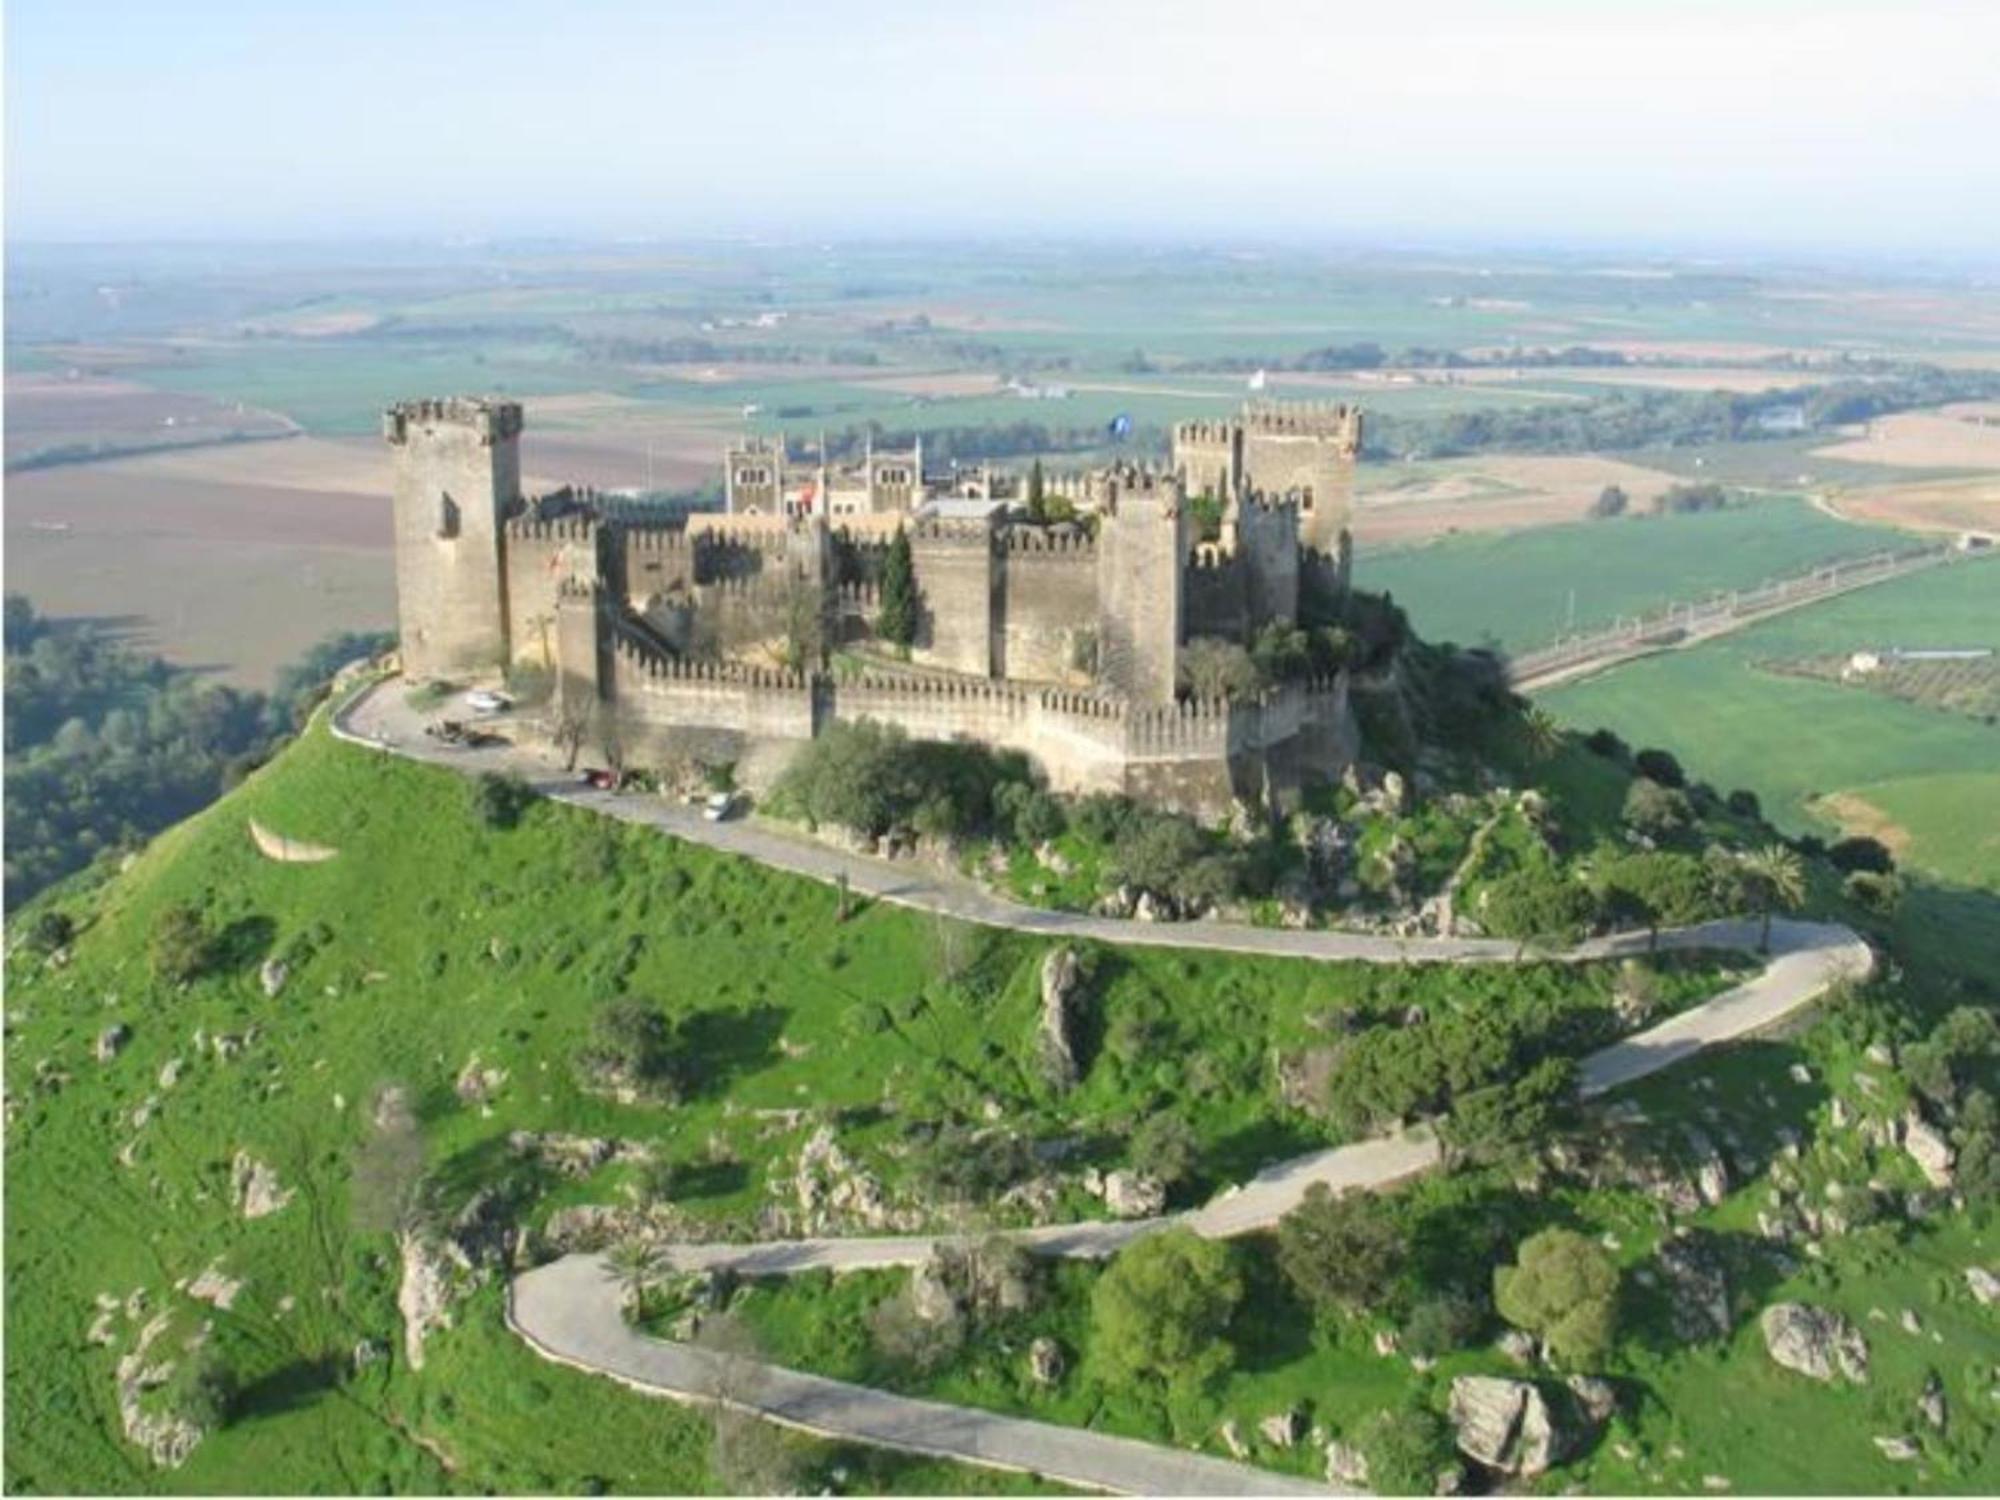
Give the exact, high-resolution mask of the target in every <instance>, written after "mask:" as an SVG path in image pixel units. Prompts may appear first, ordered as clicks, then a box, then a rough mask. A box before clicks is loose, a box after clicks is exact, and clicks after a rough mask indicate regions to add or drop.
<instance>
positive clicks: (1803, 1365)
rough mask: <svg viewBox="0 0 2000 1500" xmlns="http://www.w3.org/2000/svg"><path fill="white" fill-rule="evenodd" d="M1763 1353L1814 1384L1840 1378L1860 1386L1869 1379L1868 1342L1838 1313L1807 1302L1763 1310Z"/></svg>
mask: <svg viewBox="0 0 2000 1500" xmlns="http://www.w3.org/2000/svg"><path fill="white" fill-rule="evenodd" d="M1761 1322H1762V1328H1763V1331H1764V1349H1765V1352H1766V1353H1768V1354H1769V1355H1770V1356H1771V1358H1772V1359H1773V1360H1774V1361H1775V1362H1776V1363H1778V1364H1780V1365H1782V1366H1783V1367H1784V1368H1786V1369H1787V1370H1794V1371H1796V1372H1798V1373H1799V1374H1801V1375H1805V1376H1809V1377H1810V1378H1811V1379H1814V1380H1822V1381H1831V1380H1833V1379H1835V1378H1836V1377H1839V1376H1844V1377H1845V1378H1846V1379H1848V1380H1851V1381H1853V1382H1854V1383H1855V1384H1857V1385H1861V1384H1865V1383H1866V1382H1867V1379H1868V1341H1867V1340H1866V1339H1864V1338H1863V1337H1862V1336H1861V1331H1860V1330H1859V1329H1857V1328H1856V1327H1855V1326H1854V1325H1853V1324H1852V1323H1850V1322H1848V1321H1847V1319H1845V1318H1843V1317H1841V1315H1840V1314H1839V1313H1836V1312H1832V1311H1830V1310H1828V1309H1826V1308H1823V1307H1814V1306H1812V1305H1810V1304H1809V1303H1804V1302H1779V1303H1774V1304H1773V1305H1772V1306H1770V1307H1767V1308H1765V1309H1764V1316H1763V1319H1762V1320H1761Z"/></svg>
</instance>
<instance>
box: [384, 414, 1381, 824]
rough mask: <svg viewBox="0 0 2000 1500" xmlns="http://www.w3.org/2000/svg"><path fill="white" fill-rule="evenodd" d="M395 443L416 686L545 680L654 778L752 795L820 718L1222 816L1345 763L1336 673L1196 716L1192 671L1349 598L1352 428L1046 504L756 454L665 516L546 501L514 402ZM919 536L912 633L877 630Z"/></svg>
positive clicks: (1237, 429)
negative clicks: (533, 480)
mask: <svg viewBox="0 0 2000 1500" xmlns="http://www.w3.org/2000/svg"><path fill="white" fill-rule="evenodd" d="M383 427H384V434H385V436H386V437H387V439H388V441H389V444H390V446H391V448H392V449H393V451H394V456H395V533H396V586H397V600H398V607H399V613H400V621H401V630H402V659H403V670H404V674H405V676H406V677H407V678H409V679H410V680H412V681H421V680H444V679H461V680H462V679H465V678H468V677H488V676H495V675H500V674H503V673H512V674H516V675H521V676H526V677H529V678H534V679H538V680H540V681H542V682H545V683H546V684H547V687H548V700H547V707H546V712H545V713H544V714H543V716H542V717H543V727H544V728H545V729H547V730H549V731H550V732H551V733H554V732H556V730H557V729H558V728H559V727H561V726H567V727H568V728H569V730H570V732H572V733H587V734H588V735H592V736H595V737H597V738H599V739H601V740H605V741H610V740H613V739H615V741H616V742H617V744H618V745H619V746H620V748H621V751H622V753H623V755H624V756H625V758H626V759H627V760H628V761H629V762H630V763H632V764H634V765H645V764H647V763H648V762H649V761H653V762H659V763H664V762H667V761H669V760H678V759H682V758H685V757H688V756H697V757H700V758H702V759H705V760H711V761H717V760H728V761H736V762H739V763H741V764H742V765H743V767H744V769H745V772H746V773H747V775H748V779H749V780H750V782H751V784H752V785H755V784H756V783H757V782H758V781H759V780H760V779H765V778H767V777H768V774H769V773H770V771H771V770H772V769H773V768H775V767H776V766H778V765H780V764H782V761H783V759H784V757H785V755H786V753H787V752H788V750H789V748H791V747H795V746H796V745H798V744H799V743H801V742H803V741H805V740H808V739H810V738H812V737H813V736H814V735H816V734H818V733H820V732H821V731H822V730H823V729H824V728H825V727H826V726H827V725H828V724H831V723H833V722H835V721H837V720H842V719H845V720H860V719H874V720H877V721H880V722H882V723H885V724H893V725H897V726H899V727H900V728H902V729H903V730H905V731H906V732H907V733H908V734H910V735H911V736H912V737H913V738H919V739H933V740H966V741H976V742H979V743H982V744H986V745H990V746H993V747H995V748H998V749H1007V750H1018V751H1021V752H1024V753H1026V754H1027V755H1028V756H1030V757H1031V758H1032V759H1033V760H1034V761H1035V763H1036V764H1037V765H1038V767H1039V768H1040V769H1041V771H1042V772H1043V773H1044V774H1045V775H1046V777H1047V779H1048V782H1049V785H1050V786H1051V787H1052V788H1053V789H1055V790H1057V791H1061V792H1070V793H1082V792H1097V791H1105V792H1122V793H1126V794H1129V795H1132V796H1135V797H1140V798H1144V799H1146V800H1149V801H1152V802H1156V803H1159V804H1162V805H1165V806H1169V807H1175V808H1178V809H1181V810H1184V811H1188V812H1192V813H1196V814H1198V815H1201V816H1206V817H1218V816H1223V815H1225V814H1226V813H1227V812H1228V810H1229V808H1230V806H1231V805H1232V804H1233V803H1235V802H1238V801H1243V802H1249V803H1252V804H1256V805H1263V804H1268V803H1272V802H1282V801H1285V800H1288V797H1289V794H1290V793H1292V792H1293V791H1294V790H1295V789H1296V788H1297V787H1298V786H1299V785H1300V784H1301V783H1302V782H1306V781H1313V780H1320V779H1326V778H1331V777H1335V776H1337V775H1338V774H1339V773H1340V771H1341V770H1342V769H1343V768H1344V767H1345V766H1346V765H1347V764H1348V763H1349V762H1350V761H1351V760H1352V758H1353V755H1354V752H1355V731H1354V726H1353V720H1352V716H1351V714H1350V712H1349V709H1348V702H1347V681H1346V676H1345V673H1344V672H1334V673H1331V674H1329V675H1326V676H1323V677H1319V678H1308V677H1299V678H1294V679H1291V680H1285V681H1280V682H1277V683H1274V684H1269V685H1266V686H1264V687H1263V688H1261V689H1258V690H1243V689H1240V688H1239V689H1238V690H1237V691H1236V692H1234V693H1232V694H1229V695H1217V696H1203V694H1202V692H1201V691H1200V690H1199V687H1200V684H1198V683H1196V682H1194V681H1191V680H1190V673H1189V671H1188V667H1189V665H1190V662H1191V660H1192V655H1191V653H1193V654H1199V653H1201V652H1204V651H1207V652H1213V651H1214V650H1215V649H1216V646H1217V645H1218V644H1222V643H1228V644H1233V645H1237V646H1240V645H1243V644H1246V643H1248V642H1250V641H1251V640H1253V639H1254V638H1256V637H1257V636H1258V634H1259V633H1260V632H1265V631H1267V630H1268V629H1269V627H1271V626H1273V625H1274V624H1278V625H1291V624H1295V623H1296V622H1297V621H1298V619H1299V617H1300V613H1301V605H1302V601H1311V602H1314V603H1316V604H1317V606H1318V607H1319V608H1320V609H1322V610H1323V609H1324V608H1325V606H1326V604H1327V602H1328V601H1337V600H1338V599H1339V598H1340V597H1341V596H1342V595H1344V593H1345V590H1346V588H1347V573H1348V541H1347V532H1346V529H1345V521H1346V515H1347V506H1348V503H1349V495H1350V493H1351V477H1352V469H1353V463H1354V459H1355V456H1356V454H1357V452H1358V450H1359V446H1360V440H1361V418H1360V414H1359V413H1358V412H1357V411H1355V410H1353V409H1352V408H1348V407H1318V406H1287V405H1275V404H1270V405H1256V406H1251V407H1246V408H1245V410H1244V411H1243V412H1242V413H1241V414H1240V415H1239V416H1238V417H1235V418H1231V419H1228V420H1223V421H1212V422H1190V423H1184V424H1182V425H1181V426H1179V427H1178V428H1177V429H1176V430H1175V432H1174V446H1173V457H1172V460H1171V462H1170V463H1169V464H1168V465H1167V466H1165V467H1164V468H1154V467H1149V466H1146V465H1142V464H1134V463H1118V464H1113V465H1110V466H1107V467H1104V468H1101V469H1097V470H1094V471H1091V472H1088V473H1084V474H1079V475H1051V476H1048V477H1047V479H1046V481H1044V483H1043V484H1042V486H1041V487H1040V492H1039V493H1037V494H1036V495H1033V496H1031V495H1029V493H1028V490H1029V489H1030V487H1031V485H1030V482H1029V481H1028V480H1026V479H1024V478H1023V477H1022V476H1020V475H1018V474H1007V473H998V472H994V471H991V470H980V471H978V472H977V473H974V474H972V475H967V474H964V473H960V472H955V473H953V474H952V475H951V476H949V477H948V478H934V477H931V476H927V475H926V474H925V473H924V470H923V454H922V450H921V448H920V447H919V448H917V449H915V450H914V451H908V452H896V453H877V452H874V451H872V450H870V451H868V452H866V453H865V454H864V455H863V456H862V457H861V458H860V459H859V460H858V461H856V460H851V459H850V460H848V461H845V462H841V463H834V462H829V461H828V458H827V455H826V454H825V453H824V452H822V453H820V454H819V455H817V458H816V459H815V460H813V461H809V462H800V461H798V460H795V459H794V458H792V457H791V455H790V453H789V452H788V450H787V447H786V445H785V444H784V442H783V440H782V439H777V440H767V441H765V442H761V443H746V444H745V445H743V446H741V447H736V448H732V449H730V450H729V451H728V452H727V454H726V455H725V458H724V466H725V479H724V484H725V494H726V496H727V497H728V509H727V510H726V511H724V512H723V513H720V514H713V515H694V516H686V517H678V518H674V519H671V520H669V519H665V518H663V517H662V516H661V515H660V514H659V513H657V512H654V511H651V510H649V508H648V507H646V506H645V505H643V504H636V503H633V502H631V501H629V500H621V499H619V498H617V497H613V496H606V495H602V494H598V493H596V492H593V491H589V490H583V489H576V488H564V489H560V490H557V491H554V492H552V493H550V494H545V495H540V496H533V497H531V496H527V495H524V494H523V493H522V491H521V484H520V472H521V471H520V457H519V443H520V434H521V408H520V406H519V405H518V404H517V403H514V402H509V401H490V400H478V399H449V400H426V401H412V402H406V403H403V404H401V405H398V406H395V407H392V408H391V409H390V410H389V411H388V412H387V414H386V415H385V418H384V423H383ZM1031 502H1032V503H1031ZM1198 509H1199V510H1200V511H1201V512H1202V513H1203V519H1204V520H1205V522H1206V526H1205V533H1206V534H1203V532H1204V528H1203V526H1201V525H1199V524H1198V523H1197V516H1196V512H1197V510H1198ZM1052 514H1060V515H1061V516H1062V517H1063V519H1061V520H1050V519H1048V517H1049V516H1050V515H1052ZM899 537H900V540H899ZM905 544H906V545H907V556H908V564H909V576H910V577H911V578H912V579H913V581H914V585H915V598H916V609H915V620H914V623H913V628H912V629H911V630H910V632H909V639H908V641H907V643H906V644H905V643H902V642H896V643H891V642H889V641H887V640H885V639H884V638H883V635H882V628H881V607H882V593H883V587H882V585H883V579H884V576H885V572H887V571H889V570H891V569H892V568H894V567H896V566H897V565H896V564H895V563H893V562H892V560H891V554H892V552H899V551H900V550H901V548H902V546H903V545H905ZM586 723H587V724H588V725H589V726H590V729H589V730H588V731H587V732H586V731H583V730H581V729H580V726H581V725H583V724H586ZM585 742H586V743H588V742H589V740H588V738H586V741H585Z"/></svg>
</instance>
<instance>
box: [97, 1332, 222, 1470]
mask: <svg viewBox="0 0 2000 1500" xmlns="http://www.w3.org/2000/svg"><path fill="white" fill-rule="evenodd" d="M171 1321H172V1319H171V1315H170V1314H168V1313H164V1312H162V1313H160V1314H158V1315H157V1316H155V1317H154V1318H153V1320H152V1321H151V1322H150V1323H148V1324H147V1325H146V1326H145V1327H144V1328H143V1329H141V1330H140V1333H139V1339H138V1342H137V1343H136V1344H134V1345H133V1346H132V1352H131V1353H129V1354H127V1355H126V1356H125V1357H124V1358H122V1359H120V1360H119V1361H118V1367H117V1371H116V1379H117V1391H118V1421H119V1425H120V1426H121V1427H122V1428H123V1429H124V1431H125V1439H126V1441H127V1442H130V1443H133V1444H135V1445H137V1446H138V1447H140V1448H143V1449H144V1450H145V1452H146V1456H147V1457H148V1458H150V1459H151V1460H152V1461H153V1463H154V1464H155V1465H157V1466H158V1467H160V1468H162V1469H178V1468H179V1467H180V1466H181V1465H182V1464H184V1463H186V1462H187V1460H188V1455H189V1454H191V1453H193V1452H194V1450H195V1448H196V1446H197V1445H198V1444H199V1443H200V1442H201V1440H202V1439H203V1438H205V1437H206V1436H208V1430H207V1429H206V1428H204V1427H199V1426H196V1425H195V1424H194V1423H193V1422H190V1421H189V1420H188V1419H187V1418H186V1417H184V1416H181V1415H180V1414H179V1413H177V1412H170V1411H157V1410H155V1411H149V1410H147V1408H146V1405H145V1403H144V1400H143V1398H144V1396H145V1394H146V1392H148V1391H151V1390H155V1389H157V1388H158V1387H160V1386H162V1385H165V1384H166V1382H167V1381H168V1379H169V1378H170V1377H171V1376H172V1375H173V1373H174V1361H173V1360H171V1359H161V1360H156V1361H152V1362H148V1358H147V1356H148V1354H149V1353H150V1351H151V1349H152V1346H153V1344H154V1343H155V1342H156V1341H157V1340H158V1339H159V1337H160V1335H161V1334H162V1333H164V1332H165V1331H166V1329H167V1325H168V1324H169V1323H170V1322H171Z"/></svg>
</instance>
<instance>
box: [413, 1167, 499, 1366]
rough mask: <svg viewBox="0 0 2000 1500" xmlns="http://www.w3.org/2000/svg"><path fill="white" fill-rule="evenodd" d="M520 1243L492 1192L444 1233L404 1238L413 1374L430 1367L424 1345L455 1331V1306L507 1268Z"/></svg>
mask: <svg viewBox="0 0 2000 1500" xmlns="http://www.w3.org/2000/svg"><path fill="white" fill-rule="evenodd" d="M517 1240H518V1235H517V1234H516V1232H515V1230H514V1229H513V1227H512V1226H511V1225H509V1224H508V1222H507V1218H506V1214H505V1212H504V1210H503V1208H502V1205H501V1202H500V1200H499V1198H498V1197H496V1196H495V1195H494V1194H493V1193H491V1192H486V1191H482V1192H479V1193H476V1194H474V1195H473V1197H472V1200H471V1201H470V1202H469V1203H467V1204H466V1205H465V1207H464V1209H463V1210H461V1211H460V1213H459V1215H458V1217H457V1218H456V1219H454V1220H453V1221H452V1223H451V1226H450V1228H449V1229H447V1230H445V1231H444V1232H443V1233H436V1232H433V1231H430V1230H411V1231H405V1232H404V1233H403V1234H402V1235H401V1236H399V1237H398V1239H397V1249H398V1251H399V1253H400V1256H401V1259H402V1279H401V1281H400V1282H399V1283H398V1285H397V1288H396V1309H397V1311H398V1312H400V1313H401V1314H402V1316H403V1353H404V1356H405V1358H407V1359H408V1360H409V1363H410V1368H411V1369H413V1370H421V1369H422V1368H423V1367H424V1340H425V1339H427V1338H428V1337H429V1336H430V1335H431V1334H432V1333H434V1332H436V1331H437V1330H439V1329H441V1328H449V1327H450V1326H451V1306H452V1303H453V1302H455V1301H456V1300H457V1299H458V1298H459V1297H460V1296H461V1295H463V1294H464V1293H465V1292H468V1291H470V1290H472V1289H473V1288H474V1287H476V1286H479V1285H480V1284H481V1283H483V1282H484V1281H486V1279H487V1278H488V1277H489V1276H490V1275H491V1274H492V1273H493V1271H494V1270H495V1269H496V1268H499V1267H503V1266H505V1265H506V1264H507V1262H508V1260H509V1259H510V1258H511V1256H512V1253H513V1250H514V1248H515V1245H516V1243H517Z"/></svg>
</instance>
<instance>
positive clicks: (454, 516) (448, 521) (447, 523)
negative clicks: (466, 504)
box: [437, 495, 458, 537]
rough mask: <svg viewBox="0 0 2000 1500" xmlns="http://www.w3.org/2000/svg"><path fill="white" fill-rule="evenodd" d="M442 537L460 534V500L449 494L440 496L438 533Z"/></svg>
mask: <svg viewBox="0 0 2000 1500" xmlns="http://www.w3.org/2000/svg"><path fill="white" fill-rule="evenodd" d="M437 534H438V535H439V536H441V537H454V536H457V535H458V502H457V501H456V500H454V499H452V498H451V496H449V495H439V496H438V533H437Z"/></svg>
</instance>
